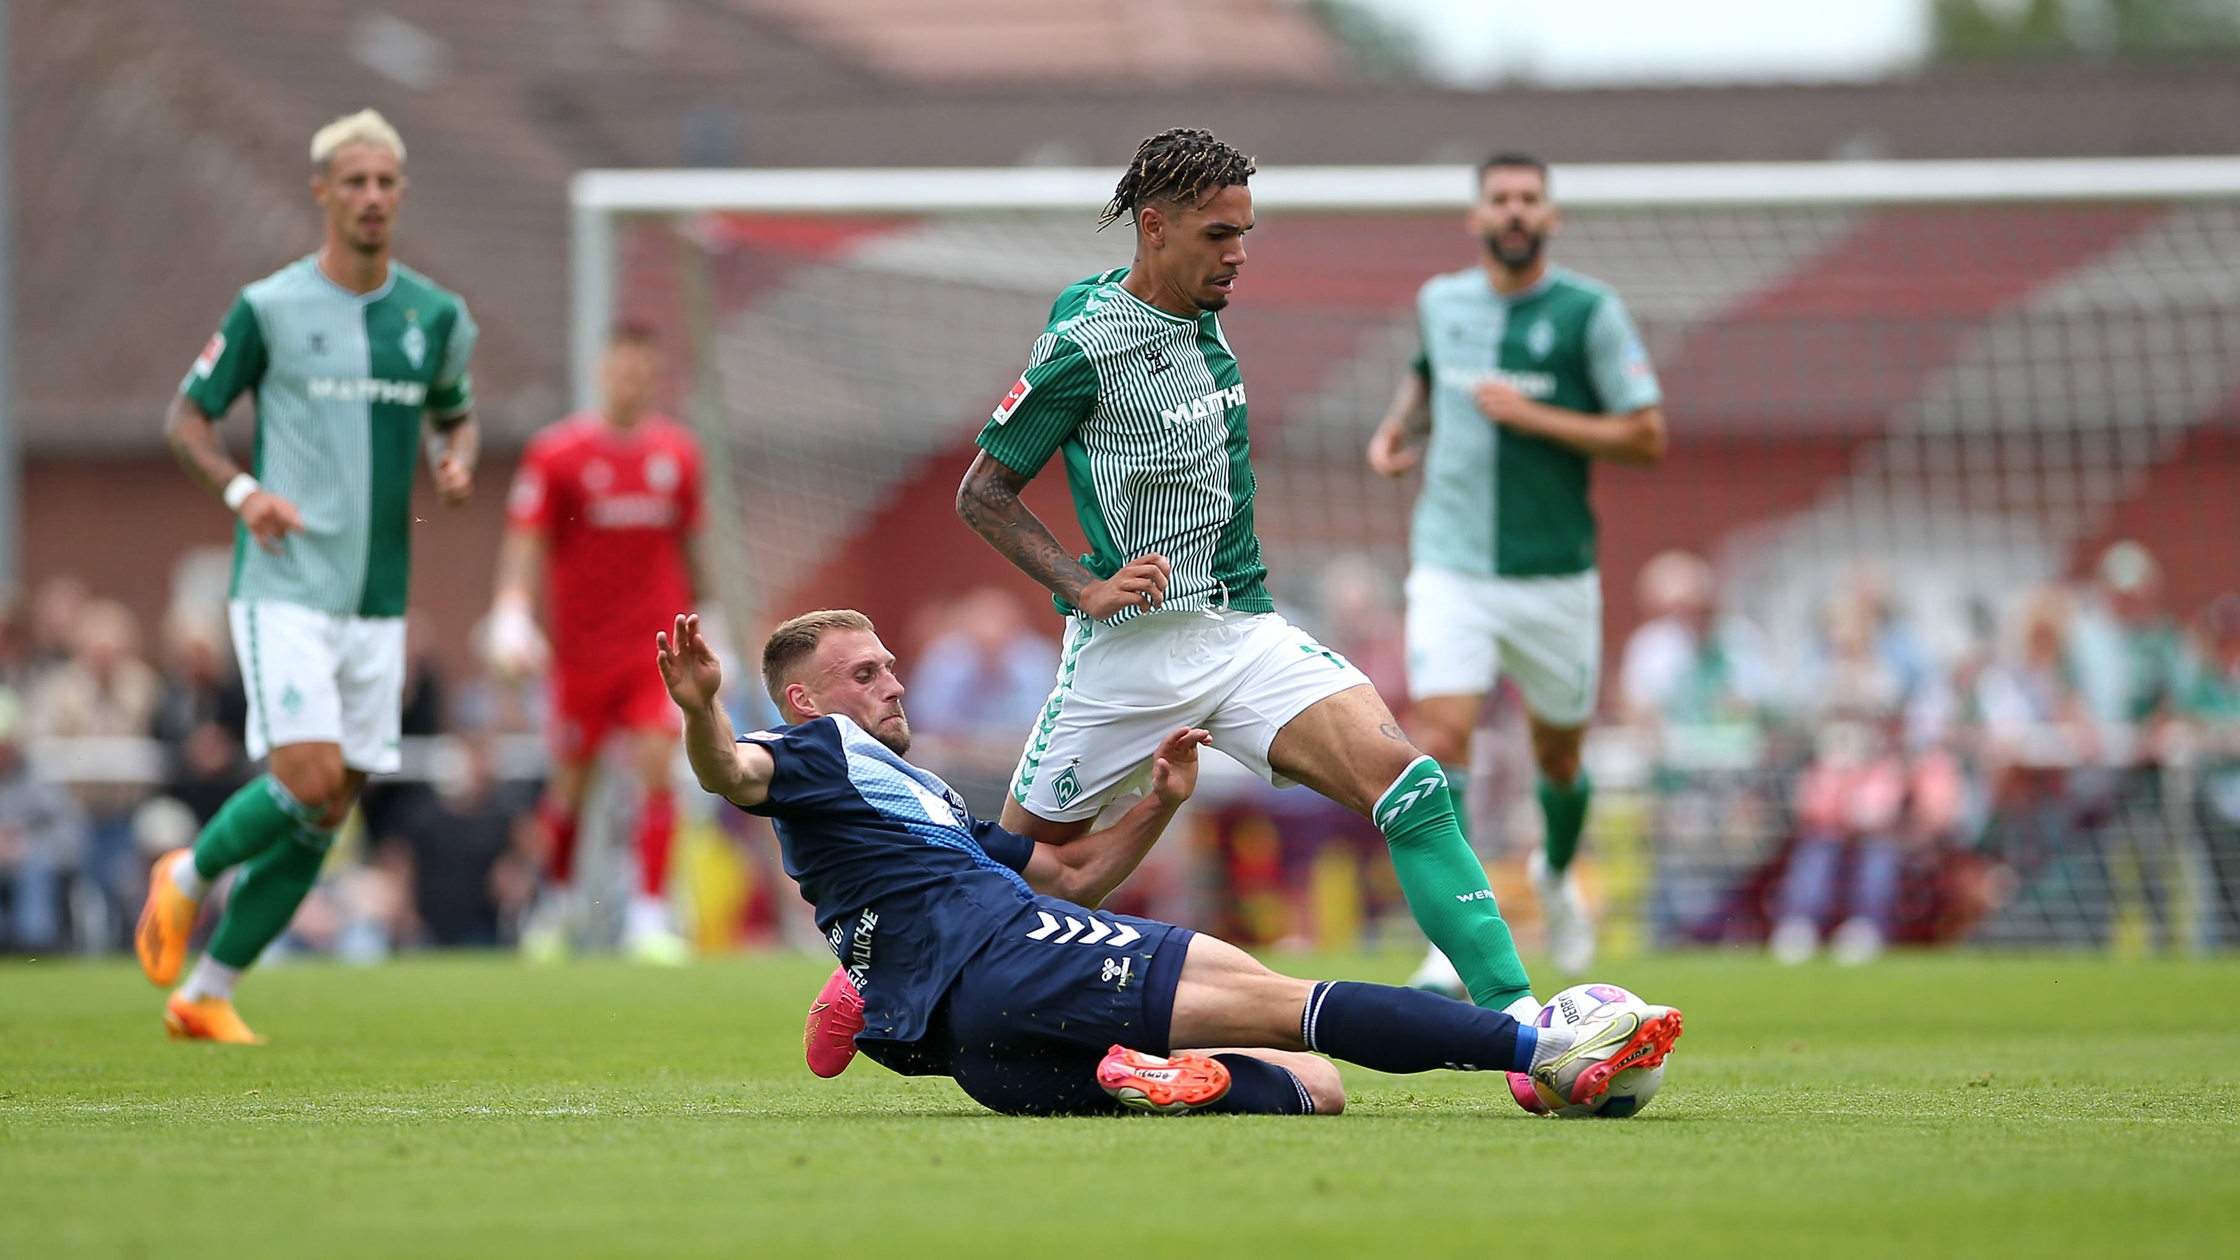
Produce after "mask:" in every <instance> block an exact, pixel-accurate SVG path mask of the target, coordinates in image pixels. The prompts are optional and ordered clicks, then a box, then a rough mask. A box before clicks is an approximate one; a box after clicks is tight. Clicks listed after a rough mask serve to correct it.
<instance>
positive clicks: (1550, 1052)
mask: <svg viewBox="0 0 2240 1260" xmlns="http://www.w3.org/2000/svg"><path fill="white" fill-rule="evenodd" d="M1533 1032H1534V1033H1536V1034H1538V1036H1539V1040H1537V1041H1535V1042H1534V1043H1533V1046H1532V1066H1534V1067H1539V1066H1540V1065H1541V1064H1543V1063H1546V1062H1547V1061H1548V1060H1550V1059H1552V1058H1555V1057H1556V1056H1557V1055H1559V1054H1562V1053H1563V1052H1564V1051H1566V1050H1569V1049H1570V1048H1571V1047H1572V1046H1573V1045H1575V1044H1577V1042H1578V1040H1579V1030H1578V1029H1577V1028H1574V1027H1570V1026H1568V1025H1560V1024H1559V1025H1557V1026H1556V1027H1553V1028H1535V1029H1533Z"/></svg>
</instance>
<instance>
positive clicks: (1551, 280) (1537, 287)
mask: <svg viewBox="0 0 2240 1260" xmlns="http://www.w3.org/2000/svg"><path fill="white" fill-rule="evenodd" d="M1478 274H1479V275H1480V276H1484V277H1485V282H1486V296H1487V297H1490V298H1492V299H1493V300H1494V301H1496V302H1504V303H1507V304H1508V305H1510V306H1515V305H1517V304H1518V303H1520V302H1529V301H1531V300H1532V299H1534V298H1536V297H1539V296H1540V295H1541V294H1543V293H1546V292H1547V291H1548V290H1549V289H1551V288H1553V287H1554V286H1555V282H1556V278H1557V277H1558V276H1559V275H1561V274H1562V270H1561V269H1560V268H1558V267H1556V266H1555V265H1554V264H1552V263H1551V264H1549V266H1548V269H1547V270H1546V271H1543V272H1541V273H1540V278H1539V279H1538V280H1535V281H1533V282H1532V283H1531V284H1528V285H1526V286H1525V287H1523V288H1521V289H1519V290H1517V291H1516V292H1515V293H1503V292H1501V291H1499V290H1497V289H1495V288H1494V287H1493V278H1492V277H1491V276H1486V275H1485V268H1484V267H1483V266H1481V267H1479V268H1478Z"/></svg>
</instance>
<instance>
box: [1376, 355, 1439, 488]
mask: <svg viewBox="0 0 2240 1260" xmlns="http://www.w3.org/2000/svg"><path fill="white" fill-rule="evenodd" d="M1430 432H1431V386H1430V384H1429V383H1427V382H1426V381H1425V380H1424V379H1423V376H1422V374H1421V373H1417V372H1407V373H1403V374H1402V375H1401V377H1400V386H1399V388H1398V389H1395V390H1394V391H1393V392H1392V405H1391V406H1389V407H1387V408H1385V412H1384V419H1383V420H1382V421H1381V422H1379V423H1378V425H1377V431H1376V432H1375V433H1372V434H1370V435H1369V467H1371V468H1373V469H1375V470H1376V471H1377V472H1379V473H1381V474H1383V475H1384V476H1387V477H1397V476H1399V475H1400V474H1402V473H1404V472H1407V471H1408V470H1409V469H1411V468H1414V467H1415V466H1416V465H1417V464H1420V463H1422V462H1423V445H1422V443H1423V439H1424V438H1425V437H1426V436H1427V435H1428V434H1429V433H1430Z"/></svg>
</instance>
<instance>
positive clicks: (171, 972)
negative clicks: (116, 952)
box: [132, 849, 202, 989]
mask: <svg viewBox="0 0 2240 1260" xmlns="http://www.w3.org/2000/svg"><path fill="white" fill-rule="evenodd" d="M185 852H187V850H185V849H173V850H172V851H171V852H169V853H166V854H164V855H163V856H162V857H159V858H157V859H156V864H155V866H154V867H153V868H152V869H150V870H149V872H148V900H147V902H146V903H145V904H144V905H142V906H141V907H140V926H139V928H138V929H137V930H135V931H134V932H133V934H132V952H134V953H136V954H138V955H139V956H140V970H142V971H144V972H146V973H147V975H148V979H149V980H150V981H151V982H153V983H154V984H156V985H157V986H158V987H161V988H166V989H168V988H170V987H171V985H172V983H173V982H174V981H176V980H178V978H179V966H180V964H182V963H184V962H186V960H187V938H188V937H190V936H192V935H194V920H195V916H196V915H197V914H199V913H201V911H202V903H201V902H200V901H197V900H196V899H194V898H193V897H189V896H188V895H186V894H185V893H183V892H180V891H179V885H178V883H177V882H176V881H174V880H173V879H172V878H171V864H172V863H173V862H176V861H178V860H179V855H180V854H182V853H185Z"/></svg>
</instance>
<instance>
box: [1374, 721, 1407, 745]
mask: <svg viewBox="0 0 2240 1260" xmlns="http://www.w3.org/2000/svg"><path fill="white" fill-rule="evenodd" d="M1377 732H1378V733H1379V734H1381V735H1383V736H1384V737H1385V738H1386V739H1391V740H1399V741H1401V742H1403V743H1405V742H1406V741H1407V738H1408V737H1407V736H1405V735H1402V734H1401V733H1400V724H1399V723H1398V722H1386V723H1384V724H1383V725H1381V726H1379V727H1377Z"/></svg>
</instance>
